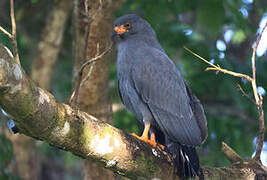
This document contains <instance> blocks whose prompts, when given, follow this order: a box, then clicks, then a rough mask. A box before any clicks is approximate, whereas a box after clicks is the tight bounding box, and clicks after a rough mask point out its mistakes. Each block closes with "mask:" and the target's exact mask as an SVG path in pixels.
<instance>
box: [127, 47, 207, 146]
mask: <svg viewBox="0 0 267 180" xmlns="http://www.w3.org/2000/svg"><path fill="white" fill-rule="evenodd" d="M137 54H139V55H140V54H141V55H142V58H143V59H139V60H137V62H136V64H135V66H134V67H133V68H132V72H131V73H132V80H133V82H134V86H135V89H136V91H137V93H138V94H139V95H140V97H141V98H142V100H143V101H144V102H145V103H146V104H147V105H148V107H149V109H150V111H151V112H152V114H153V117H154V119H155V120H156V122H157V124H158V125H159V127H160V128H161V130H162V131H163V132H164V133H165V134H167V135H168V136H169V138H171V139H173V140H175V141H178V142H179V143H181V144H186V145H191V146H197V145H200V144H201V143H202V139H201V130H200V127H199V125H198V122H197V120H196V118H195V116H194V113H193V111H192V109H191V106H190V98H189V96H188V94H187V90H186V86H185V84H184V80H183V77H182V76H181V74H180V72H179V70H178V68H177V67H176V66H175V64H174V63H173V62H172V61H171V60H170V59H169V58H168V56H167V55H165V53H163V52H161V51H159V50H157V49H155V48H151V47H147V48H143V49H142V50H141V51H139V52H137ZM139 57H140V56H139ZM140 61H142V62H140Z"/></svg>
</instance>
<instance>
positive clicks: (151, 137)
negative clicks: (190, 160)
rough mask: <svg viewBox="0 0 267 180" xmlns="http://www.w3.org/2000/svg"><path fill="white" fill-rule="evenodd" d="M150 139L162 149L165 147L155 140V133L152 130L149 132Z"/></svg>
mask: <svg viewBox="0 0 267 180" xmlns="http://www.w3.org/2000/svg"><path fill="white" fill-rule="evenodd" d="M150 141H152V142H155V144H156V145H157V146H159V147H160V148H161V149H163V150H164V148H165V147H164V146H163V145H161V144H157V141H156V134H155V133H154V132H151V133H150Z"/></svg>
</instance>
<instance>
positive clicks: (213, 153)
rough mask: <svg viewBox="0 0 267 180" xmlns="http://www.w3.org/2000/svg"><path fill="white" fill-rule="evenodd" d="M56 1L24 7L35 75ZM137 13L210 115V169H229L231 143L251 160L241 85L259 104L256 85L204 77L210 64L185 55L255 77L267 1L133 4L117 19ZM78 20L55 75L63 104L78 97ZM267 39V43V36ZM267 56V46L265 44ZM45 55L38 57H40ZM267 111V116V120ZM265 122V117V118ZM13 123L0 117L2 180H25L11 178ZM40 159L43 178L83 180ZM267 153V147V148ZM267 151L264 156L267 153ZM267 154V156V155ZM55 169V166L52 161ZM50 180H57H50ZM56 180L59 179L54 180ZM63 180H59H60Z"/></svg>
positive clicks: (252, 115) (49, 153)
mask: <svg viewBox="0 0 267 180" xmlns="http://www.w3.org/2000/svg"><path fill="white" fill-rule="evenodd" d="M55 2H56V0H55V1H53V0H47V1H40V0H31V1H23V0H17V1H16V2H15V12H16V20H17V26H18V27H17V40H18V45H19V52H20V56H21V62H22V66H23V68H24V69H25V70H26V72H27V73H28V74H30V71H31V69H30V68H31V61H32V58H33V57H34V56H36V48H37V44H38V41H39V39H40V33H41V31H42V29H43V27H44V25H45V18H44V17H46V16H47V15H48V14H49V12H50V10H51V8H52V7H53V5H54V3H55ZM128 13H137V14H139V15H141V16H142V17H144V18H145V19H146V20H147V21H148V22H149V23H150V24H151V25H152V27H153V28H154V29H155V31H156V33H157V37H158V39H159V41H160V43H161V45H162V46H163V48H164V49H165V50H166V52H167V53H168V55H169V56H170V57H171V58H172V59H173V61H175V62H176V63H177V66H178V67H179V68H180V70H181V72H182V73H183V75H184V77H185V79H186V80H187V82H188V83H189V85H190V87H191V88H192V90H193V92H194V93H195V94H196V95H197V96H198V97H199V99H200V100H201V102H202V103H203V105H204V109H205V111H206V115H207V121H208V128H209V136H208V139H207V141H206V142H205V143H204V144H203V146H202V147H200V148H199V149H198V151H199V155H200V160H201V164H202V165H204V166H212V167H217V166H225V165H227V164H228V162H227V160H226V159H225V157H224V156H223V154H222V153H221V151H220V148H221V142H222V141H225V142H226V143H227V144H228V145H230V146H231V147H232V148H233V149H235V150H236V151H237V152H238V153H239V154H240V155H241V156H242V157H251V156H252V154H253V152H254V149H255V145H254V144H253V139H254V138H255V136H256V135H257V129H258V119H257V109H256V106H255V105H254V104H252V103H251V102H250V101H249V100H248V99H247V98H246V97H244V96H242V94H241V92H240V91H239V90H238V88H237V84H240V85H241V86H242V88H243V89H244V90H245V92H246V93H248V95H249V96H250V97H253V94H252V88H251V85H250V83H248V82H247V81H245V80H243V79H239V78H235V77H231V76H229V75H225V74H221V73H219V74H217V75H216V74H215V72H205V71H204V70H205V67H207V65H206V64H204V63H203V62H201V61H200V60H199V59H197V58H196V57H194V56H193V55H192V54H190V53H188V52H187V51H185V50H184V49H183V46H186V47H188V48H189V49H192V50H193V51H194V52H196V53H198V54H200V55H201V56H202V57H204V58H206V59H208V60H210V62H212V63H215V64H219V65H220V66H221V67H223V68H226V69H229V70H232V71H236V72H243V73H246V74H249V75H250V74H251V63H250V58H251V53H252V49H251V47H252V44H253V42H254V41H255V38H256V33H257V32H259V27H260V25H261V26H262V25H263V24H264V22H265V23H266V22H267V1H265V0H257V1H255V0H254V1H253V0H225V1H221V0H192V1H188V0H156V1H155V0H142V1H134V0H126V2H125V3H124V4H123V6H122V7H121V8H120V9H119V10H118V11H116V12H114V14H115V16H116V17H119V16H121V15H124V14H128ZM71 21H72V18H71V17H70V18H69V20H68V23H67V24H66V27H65V32H64V39H63V44H62V47H61V50H60V54H59V57H58V60H57V63H56V65H55V67H54V73H53V78H52V82H51V88H50V91H51V92H52V94H53V95H55V97H56V98H57V100H59V101H62V102H66V101H67V100H68V98H69V96H70V94H71V90H72V84H73V82H72V70H73V63H74V62H73V61H72V57H73V55H72V36H73V31H72V23H71ZM0 24H1V26H3V27H5V28H7V29H9V30H10V27H11V26H10V19H9V1H7V0H6V1H4V0H2V1H1V2H0ZM266 36H267V35H266ZM0 42H1V43H3V44H5V45H7V46H8V47H10V48H11V43H10V41H9V40H8V38H7V37H6V36H5V35H4V34H2V33H0ZM262 44H263V45H261V46H262V49H264V44H265V46H266V45H267V41H265V42H262ZM262 49H261V50H259V51H258V52H257V59H256V68H257V84H258V86H259V87H258V90H259V91H260V92H261V93H262V96H263V98H264V101H266V96H265V90H266V89H267V78H266V74H265V73H266V70H267V58H266V53H265V54H264V52H263V50H262ZM37 55H38V54H37ZM111 60H112V62H113V63H112V65H111V66H110V82H109V85H110V89H111V90H110V92H111V96H112V99H113V104H114V106H119V107H120V103H121V102H120V100H119V97H118V93H117V84H116V83H117V79H116V59H115V56H113V58H112V59H111ZM266 108H267V106H266V104H264V110H265V112H266ZM265 117H266V116H265ZM113 118H114V125H115V126H116V127H118V128H120V129H123V130H124V131H125V132H129V133H130V132H136V133H140V132H141V128H142V127H141V126H140V125H139V124H138V122H137V120H135V118H134V117H133V116H132V115H131V114H130V113H128V112H127V111H125V110H124V109H120V108H119V110H116V111H115V112H114V113H113ZM265 120H266V118H265ZM6 122H7V118H6V117H5V116H4V115H1V120H0V125H1V128H0V129H1V130H0V179H20V177H19V176H18V175H16V174H14V173H11V172H10V171H9V169H8V166H9V165H10V164H12V163H13V161H15V160H14V154H13V151H12V143H11V142H10V141H9V140H8V138H7V137H6V136H5V133H3V132H4V131H6V129H7V126H6ZM36 143H37V147H38V151H39V152H40V153H41V156H42V157H41V161H42V166H41V174H42V177H43V178H40V179H45V177H46V174H45V173H55V174H57V173H61V175H62V176H57V175H55V177H64V178H63V179H82V175H81V169H82V161H81V160H80V159H79V158H78V157H76V156H74V155H72V154H71V153H68V152H64V151H62V150H59V149H57V148H54V147H51V146H49V145H48V144H47V143H43V142H36ZM266 148H267V147H266ZM264 150H265V149H264ZM266 153H267V149H266ZM52 160H53V162H55V163H49V162H50V161H52ZM49 177H50V178H51V177H52V176H49ZM51 179H52V178H51ZM55 179H56V178H55Z"/></svg>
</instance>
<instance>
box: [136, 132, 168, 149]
mask: <svg viewBox="0 0 267 180" xmlns="http://www.w3.org/2000/svg"><path fill="white" fill-rule="evenodd" d="M132 136H134V137H136V138H137V139H139V140H141V141H144V142H146V143H149V144H151V145H152V146H153V147H159V148H161V149H163V150H164V146H163V145H161V144H157V143H156V141H154V140H150V139H148V138H147V137H145V136H138V135H137V134H135V133H132Z"/></svg>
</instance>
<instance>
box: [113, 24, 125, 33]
mask: <svg viewBox="0 0 267 180" xmlns="http://www.w3.org/2000/svg"><path fill="white" fill-rule="evenodd" d="M114 30H115V31H116V32H117V33H118V34H123V33H125V32H128V30H127V29H126V28H125V27H124V26H123V25H120V27H118V26H116V27H114Z"/></svg>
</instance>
